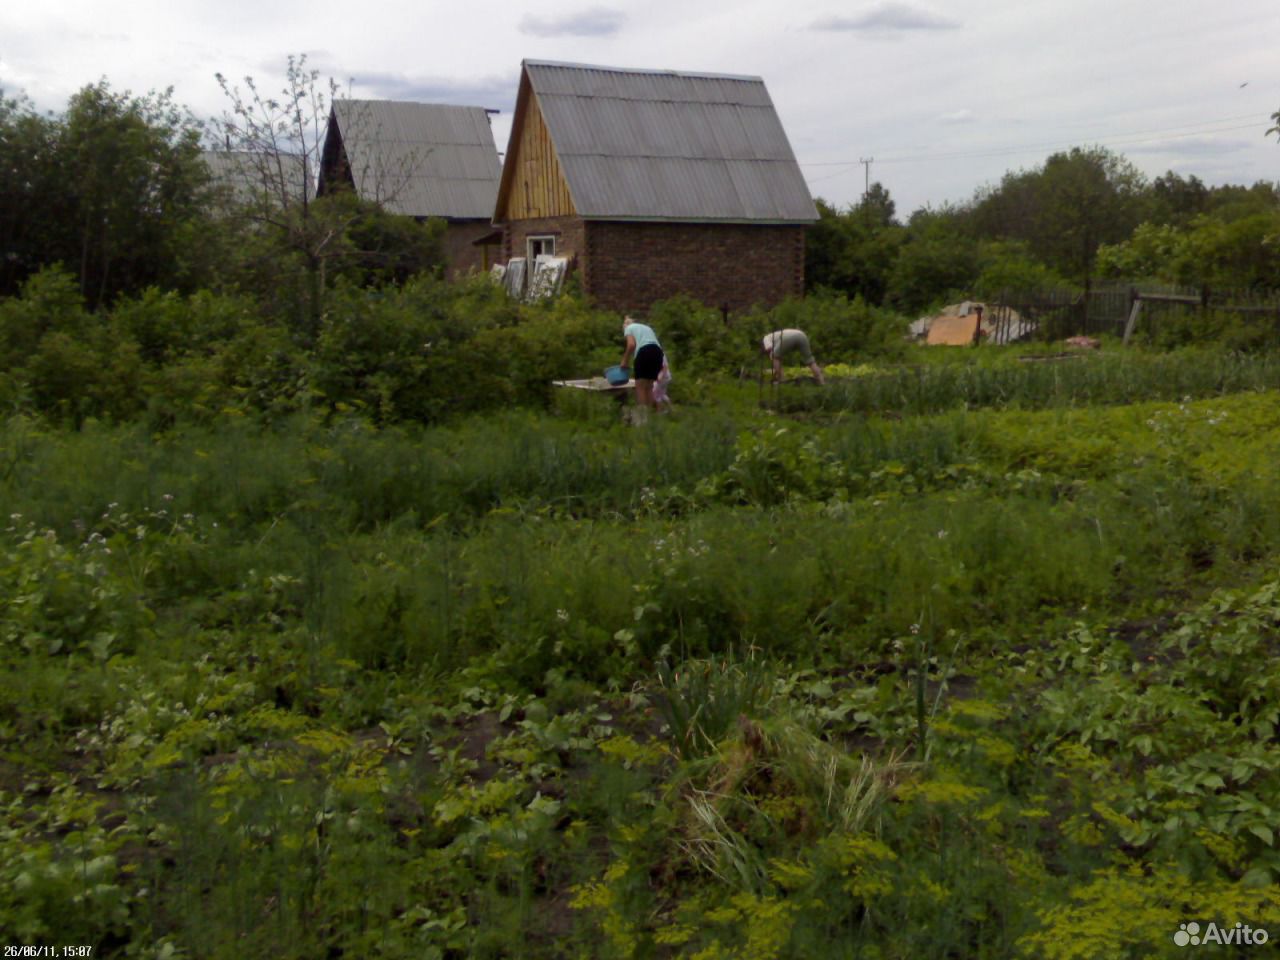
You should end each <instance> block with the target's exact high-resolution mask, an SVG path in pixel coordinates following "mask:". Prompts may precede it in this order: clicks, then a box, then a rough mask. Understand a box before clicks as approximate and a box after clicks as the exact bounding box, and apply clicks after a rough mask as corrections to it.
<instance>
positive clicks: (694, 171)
mask: <svg viewBox="0 0 1280 960" xmlns="http://www.w3.org/2000/svg"><path fill="white" fill-rule="evenodd" d="M525 70H526V73H527V75H528V77H529V82H530V84H531V85H532V87H533V91H534V93H535V95H536V97H537V100H538V105H539V107H540V108H541V110H542V114H543V117H544V119H545V121H546V125H547V129H548V131H549V132H550V134H551V139H552V141H553V142H554V144H555V149H556V155H557V156H558V157H559V159H560V163H561V167H562V169H563V170H564V176H565V179H566V181H567V182H568V184H569V189H570V190H571V191H572V193H573V197H574V201H575V204H576V206H577V210H578V213H579V214H581V215H582V216H585V217H594V218H610V219H646V220H707V221H726V220H730V221H770V222H784V223H791V222H800V223H805V222H810V221H813V220H816V219H817V218H818V212H817V209H816V208H815V207H814V204H813V198H812V197H811V196H810V194H809V189H808V186H807V185H806V184H805V182H804V177H803V176H802V175H801V173H800V168H799V166H798V165H797V164H796V160H795V154H794V153H793V152H792V150H791V144H790V143H789V142H788V140H787V135H786V132H785V131H784V130H783V128H782V123H781V121H780V120H779V119H778V114H777V111H776V110H775V109H774V107H773V102H772V100H770V98H769V93H768V91H767V90H766V89H765V86H764V81H763V80H761V79H760V78H758V77H732V76H713V75H706V74H682V73H673V72H658V71H645V70H616V69H610V68H606V67H592V66H585V65H583V66H580V65H573V64H560V63H547V62H544V61H526V62H525Z"/></svg>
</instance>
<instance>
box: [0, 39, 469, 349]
mask: <svg viewBox="0 0 1280 960" xmlns="http://www.w3.org/2000/svg"><path fill="white" fill-rule="evenodd" d="M306 79H307V78H306V77H305V76H302V77H301V80H300V79H299V75H298V74H297V69H296V65H295V63H294V62H293V61H291V62H290V81H291V82H305V80H306ZM311 79H314V77H311ZM273 102H274V101H273ZM235 106H236V107H237V108H239V107H240V106H242V105H241V104H236V105H235ZM270 120H271V118H270V117H268V118H267V121H264V122H269V121H270ZM212 127H213V128H214V129H209V127H207V125H206V124H205V123H203V122H202V121H200V120H198V119H197V118H195V117H194V116H192V115H191V114H190V112H189V111H187V110H186V109H185V108H182V107H180V106H178V105H177V104H175V103H174V101H173V99H172V94H171V92H170V91H165V92H163V93H148V94H146V95H142V96H136V95H133V94H131V93H128V92H124V93H120V92H117V91H113V90H112V89H111V88H110V86H109V85H108V83H107V82H106V81H105V80H103V81H99V82H98V83H96V84H93V85H90V86H86V87H84V88H83V89H81V90H80V91H79V92H78V93H76V94H75V95H74V96H72V97H71V99H70V101H69V103H68V105H67V109H66V110H65V111H64V112H63V113H61V114H53V113H49V114H41V113H39V112H37V111H36V109H35V107H34V105H33V104H32V103H31V102H30V101H29V100H27V99H25V98H23V97H16V98H15V97H4V96H3V95H2V93H0V297H4V296H14V295H16V294H17V293H18V292H19V291H20V290H21V288H22V285H23V284H24V283H25V282H26V281H27V280H28V279H29V278H30V277H32V276H33V275H34V274H36V273H38V272H39V271H41V270H43V269H45V268H47V267H51V266H54V265H57V266H59V268H60V269H62V270H65V271H67V272H68V273H70V274H71V275H72V276H73V277H74V278H75V280H76V286H77V288H78V291H79V294H80V297H81V298H82V299H83V301H84V303H85V305H86V306H87V307H88V308H89V309H91V310H98V309H103V308H110V307H112V306H113V305H114V304H115V303H116V302H117V301H119V300H120V299H122V298H128V297H136V296H138V295H140V294H141V293H142V292H143V291H144V290H147V289H149V288H155V289H158V290H162V291H166V292H168V291H173V292H176V293H179V294H183V295H190V294H194V293H196V292H197V291H201V290H205V291H211V292H213V293H216V294H220V295H221V294H227V295H244V296H249V297H251V298H253V299H254V300H255V301H256V302H257V303H258V304H259V306H260V308H261V309H262V310H263V311H264V313H265V315H266V316H267V317H268V318H269V319H275V320H280V321H281V322H284V323H287V324H288V325H290V326H291V327H294V328H296V330H297V332H298V333H299V334H301V335H303V336H305V337H308V338H310V339H312V340H314V337H315V335H316V334H317V333H318V328H317V320H318V316H319V313H320V311H321V309H322V308H323V296H322V292H323V291H322V289H320V288H323V289H328V288H331V287H333V286H335V285H337V284H339V283H342V282H347V283H354V284H357V285H359V286H364V287H381V286H384V285H387V284H396V283H402V282H403V281H404V280H406V279H407V278H408V277H410V276H413V275H414V274H417V273H421V272H424V271H430V270H433V269H436V268H438V267H439V266H440V265H441V263H442V262H443V254H442V250H441V246H440V236H441V233H442V224H440V223H439V222H430V221H429V222H418V221H416V220H414V219H412V218H409V217H396V216H392V215H390V214H386V213H384V212H382V211H381V210H380V209H379V208H378V207H377V206H376V205H374V204H370V203H364V202H361V201H360V200H358V199H357V198H356V197H355V196H354V195H352V194H351V193H350V192H342V191H338V192H335V193H332V194H330V195H327V196H325V197H321V198H318V199H317V198H315V197H313V196H312V195H311V191H310V190H309V188H307V187H306V181H305V180H303V179H302V178H299V179H298V183H297V189H289V190H284V191H266V190H261V189H259V190H256V191H252V190H251V191H248V192H246V191H244V190H243V185H241V184H237V183H236V182H235V181H234V179H231V178H220V179H219V178H215V177H214V176H213V175H212V172H211V169H210V167H209V164H208V163H207V161H206V158H205V156H204V151H203V150H202V143H205V142H207V141H208V140H210V139H211V138H212V137H213V134H214V132H215V130H216V131H217V132H218V133H219V135H220V137H222V136H226V137H227V140H226V145H228V146H232V147H244V146H246V143H244V142H241V143H233V142H232V141H231V140H230V136H229V135H228V134H227V133H226V130H228V129H230V128H229V127H223V126H222V125H221V124H219V123H217V122H215V123H214V124H213V125H212ZM286 134H288V131H286ZM276 149H277V150H279V151H280V153H279V157H278V159H281V160H300V158H299V157H296V156H291V155H290V154H289V152H288V151H290V150H294V149H305V145H299V144H297V143H295V142H294V140H293V139H291V138H290V137H289V136H287V135H282V136H281V143H280V145H278V146H277V147H276ZM298 166H301V164H300V163H299V164H298ZM313 172H314V171H313Z"/></svg>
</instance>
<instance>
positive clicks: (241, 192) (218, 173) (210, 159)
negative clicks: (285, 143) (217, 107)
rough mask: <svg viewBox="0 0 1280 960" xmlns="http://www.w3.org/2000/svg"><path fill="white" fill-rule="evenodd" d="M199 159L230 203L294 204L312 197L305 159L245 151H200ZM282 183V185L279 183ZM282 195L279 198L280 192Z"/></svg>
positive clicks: (293, 155) (313, 186)
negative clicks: (304, 198)
mask: <svg viewBox="0 0 1280 960" xmlns="http://www.w3.org/2000/svg"><path fill="white" fill-rule="evenodd" d="M201 157H202V159H203V160H204V162H205V166H206V167H207V168H208V170H209V176H210V178H211V180H212V181H213V183H214V184H215V185H216V186H218V187H220V188H221V189H222V190H224V191H225V199H226V200H227V201H228V202H230V203H233V204H246V203H260V202H262V201H266V202H268V203H273V204H280V203H284V202H288V203H295V202H299V201H301V200H302V199H303V196H304V194H305V196H306V197H307V198H310V197H311V196H313V195H314V194H315V184H313V183H312V182H311V177H310V176H309V171H308V170H307V163H306V160H305V158H303V157H302V156H300V155H297V154H292V153H281V154H267V153H252V152H250V151H247V150H203V151H201ZM282 180H283V181H284V182H283V183H282V182H281V181H282ZM282 190H283V191H284V192H285V194H286V195H285V196H284V197H281V196H280V193H281V191H282Z"/></svg>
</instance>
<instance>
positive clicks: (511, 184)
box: [494, 76, 577, 222]
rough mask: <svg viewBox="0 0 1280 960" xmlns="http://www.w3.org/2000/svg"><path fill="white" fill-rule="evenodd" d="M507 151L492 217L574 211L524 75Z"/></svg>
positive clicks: (502, 219)
mask: <svg viewBox="0 0 1280 960" xmlns="http://www.w3.org/2000/svg"><path fill="white" fill-rule="evenodd" d="M508 153H509V156H507V157H506V162H505V164H504V168H503V175H502V182H501V185H500V186H499V188H498V204H497V211H496V213H495V216H494V220H495V221H498V222H506V221H510V220H533V219H538V218H544V217H571V216H575V215H576V213H577V211H576V210H575V208H574V205H573V197H572V196H571V195H570V193H569V184H568V183H566V182H565V179H564V174H563V172H562V171H561V170H560V161H559V159H558V158H557V157H556V150H555V146H554V144H552V142H551V135H550V133H548V131H547V125H546V123H545V122H544V121H543V119H542V111H541V110H540V109H538V98H537V96H536V95H535V94H534V92H533V89H532V87H531V85H530V83H529V78H528V77H527V76H522V77H521V78H520V92H519V95H518V97H517V100H516V113H515V116H514V117H513V118H512V129H511V142H510V144H509V146H508Z"/></svg>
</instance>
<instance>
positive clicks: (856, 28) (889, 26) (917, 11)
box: [813, 0, 960, 33]
mask: <svg viewBox="0 0 1280 960" xmlns="http://www.w3.org/2000/svg"><path fill="white" fill-rule="evenodd" d="M959 27H960V22H959V21H958V20H953V19H951V18H950V17H946V16H943V15H942V14H940V13H936V12H934V11H933V10H930V9H929V8H928V7H922V6H918V5H916V4H911V3H898V2H895V0H888V2H885V3H879V4H876V5H875V6H873V7H868V8H867V9H866V10H864V11H863V12H862V13H858V14H855V15H853V16H835V15H828V16H825V17H819V18H818V19H817V20H815V21H814V22H813V29H814V30H832V31H848V32H853V33H859V32H861V33H901V32H904V31H910V30H956V29H959Z"/></svg>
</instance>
